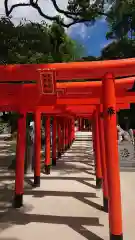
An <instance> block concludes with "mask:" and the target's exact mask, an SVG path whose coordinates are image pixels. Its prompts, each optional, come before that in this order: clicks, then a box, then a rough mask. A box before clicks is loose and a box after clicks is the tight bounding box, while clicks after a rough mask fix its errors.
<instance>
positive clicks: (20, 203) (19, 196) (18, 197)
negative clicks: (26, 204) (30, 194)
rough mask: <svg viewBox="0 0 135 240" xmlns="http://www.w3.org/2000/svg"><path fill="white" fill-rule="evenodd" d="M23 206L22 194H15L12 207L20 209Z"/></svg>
mask: <svg viewBox="0 0 135 240" xmlns="http://www.w3.org/2000/svg"><path fill="white" fill-rule="evenodd" d="M22 206H23V194H15V197H14V201H13V207H14V208H20V207H22Z"/></svg>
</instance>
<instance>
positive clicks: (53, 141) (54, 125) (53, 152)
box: [52, 117, 57, 166]
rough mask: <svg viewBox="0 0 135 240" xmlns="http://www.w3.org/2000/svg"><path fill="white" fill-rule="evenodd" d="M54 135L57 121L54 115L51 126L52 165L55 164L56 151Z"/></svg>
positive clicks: (55, 134)
mask: <svg viewBox="0 0 135 240" xmlns="http://www.w3.org/2000/svg"><path fill="white" fill-rule="evenodd" d="M56 136H57V122H56V117H54V118H53V126H52V165H53V166H56V155H57V154H56V151H57V147H56V146H57V142H56Z"/></svg>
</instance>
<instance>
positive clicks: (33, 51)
mask: <svg viewBox="0 0 135 240" xmlns="http://www.w3.org/2000/svg"><path fill="white" fill-rule="evenodd" d="M0 48H1V53H0V63H1V64H9V63H11V64H15V63H20V64H24V63H50V62H68V61H75V60H76V59H78V58H80V54H82V49H81V48H80V47H79V46H78V45H77V44H76V42H75V41H73V40H72V39H70V38H69V37H68V36H67V34H66V32H65V29H64V28H63V27H62V26H61V25H58V24H57V23H56V22H53V23H52V24H51V25H47V24H46V23H44V22H43V23H42V24H39V23H32V22H29V23H24V24H22V23H20V24H19V25H18V26H16V27H15V26H14V25H13V23H12V22H11V21H10V20H9V19H7V18H2V19H1V20H0Z"/></svg>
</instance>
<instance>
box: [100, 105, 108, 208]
mask: <svg viewBox="0 0 135 240" xmlns="http://www.w3.org/2000/svg"><path fill="white" fill-rule="evenodd" d="M102 111H103V109H102V106H101V105H100V106H99V107H98V113H99V116H98V119H99V138H100V141H99V142H100V153H101V154H100V157H101V166H102V175H103V210H104V211H105V212H108V184H107V169H106V155H105V140H104V122H103V112H102Z"/></svg>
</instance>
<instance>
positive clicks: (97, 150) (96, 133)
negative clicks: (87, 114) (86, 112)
mask: <svg viewBox="0 0 135 240" xmlns="http://www.w3.org/2000/svg"><path fill="white" fill-rule="evenodd" d="M94 146H95V167H96V187H97V188H98V189H99V188H101V187H102V170H101V154H100V139H99V123H98V111H97V110H95V112H94Z"/></svg>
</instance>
